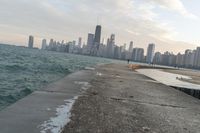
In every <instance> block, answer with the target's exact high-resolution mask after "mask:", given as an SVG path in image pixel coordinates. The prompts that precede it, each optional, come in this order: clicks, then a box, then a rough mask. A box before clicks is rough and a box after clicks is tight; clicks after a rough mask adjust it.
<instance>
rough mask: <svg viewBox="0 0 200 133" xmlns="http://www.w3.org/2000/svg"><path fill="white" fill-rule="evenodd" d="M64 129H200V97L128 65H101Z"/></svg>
mask: <svg viewBox="0 0 200 133" xmlns="http://www.w3.org/2000/svg"><path fill="white" fill-rule="evenodd" d="M94 71H95V73H96V75H95V76H94V77H93V79H92V80H91V81H90V82H89V83H90V88H89V89H88V90H87V91H86V92H85V93H84V94H83V95H82V96H80V97H79V98H78V100H76V102H75V104H74V106H73V108H72V110H71V114H72V116H71V121H70V122H69V123H68V124H67V125H66V126H65V129H64V131H63V133H146V132H147V133H199V132H200V113H199V112H200V106H199V105H200V101H199V100H198V99H196V98H193V97H192V96H189V95H187V94H185V93H183V92H181V91H178V90H176V89H174V88H171V87H168V86H166V85H163V84H161V83H159V82H157V81H154V80H152V79H150V78H148V77H146V76H144V75H141V74H139V73H138V72H135V71H131V70H130V69H129V68H128V67H127V65H122V64H121V65H120V64H109V65H104V66H99V67H97V68H96V69H95V70H94Z"/></svg>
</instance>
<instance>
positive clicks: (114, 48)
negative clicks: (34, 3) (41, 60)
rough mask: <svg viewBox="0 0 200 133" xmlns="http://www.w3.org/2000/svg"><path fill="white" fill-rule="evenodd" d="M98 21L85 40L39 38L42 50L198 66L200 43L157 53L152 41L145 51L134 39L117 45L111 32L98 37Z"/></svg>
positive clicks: (99, 30)
mask: <svg viewBox="0 0 200 133" xmlns="http://www.w3.org/2000/svg"><path fill="white" fill-rule="evenodd" d="M101 29H102V26H101V25H97V26H96V28H95V32H94V33H88V39H87V43H83V45H82V38H81V37H79V38H78V41H77V42H76V41H75V40H72V41H69V42H65V41H64V40H63V41H62V42H59V41H57V40H54V39H51V40H50V42H49V43H47V41H46V39H43V40H42V50H48V51H56V52H63V53H70V54H80V55H87V56H95V57H103V58H110V59H117V60H128V61H134V62H140V63H147V64H152V65H154V64H157V65H165V66H173V67H183V68H193V69H200V60H199V59H200V47H196V49H185V52H184V54H181V53H180V52H179V53H178V54H174V53H173V52H169V51H167V50H166V51H165V52H164V53H160V52H159V51H158V50H156V45H155V44H154V43H149V44H148V47H147V52H146V53H144V48H141V47H135V46H134V43H133V41H130V44H129V46H127V44H124V45H123V46H118V45H116V43H115V42H116V41H115V39H116V37H115V34H113V33H112V34H111V35H110V37H108V38H107V43H106V44H105V43H104V41H102V42H101V41H100V40H101ZM28 42H29V43H28V47H29V48H33V42H34V37H33V36H29V41H28Z"/></svg>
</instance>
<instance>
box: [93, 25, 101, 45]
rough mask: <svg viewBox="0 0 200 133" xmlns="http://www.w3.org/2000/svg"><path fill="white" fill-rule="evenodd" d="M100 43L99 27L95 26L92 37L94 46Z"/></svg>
mask: <svg viewBox="0 0 200 133" xmlns="http://www.w3.org/2000/svg"><path fill="white" fill-rule="evenodd" d="M100 41H101V25H97V26H96V30H95V36H94V44H95V43H98V44H100Z"/></svg>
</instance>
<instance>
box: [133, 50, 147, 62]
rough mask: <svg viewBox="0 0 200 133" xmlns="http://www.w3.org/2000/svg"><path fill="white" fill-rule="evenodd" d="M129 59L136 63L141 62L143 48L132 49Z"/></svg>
mask: <svg viewBox="0 0 200 133" xmlns="http://www.w3.org/2000/svg"><path fill="white" fill-rule="evenodd" d="M131 59H132V60H133V61H136V62H143V59H144V49H143V48H133V52H132V58H131Z"/></svg>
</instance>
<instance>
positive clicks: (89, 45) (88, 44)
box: [87, 33, 94, 47]
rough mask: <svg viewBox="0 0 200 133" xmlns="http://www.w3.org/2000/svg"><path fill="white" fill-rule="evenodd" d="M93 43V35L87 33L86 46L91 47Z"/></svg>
mask: <svg viewBox="0 0 200 133" xmlns="http://www.w3.org/2000/svg"><path fill="white" fill-rule="evenodd" d="M93 42H94V34H92V33H88V38H87V46H88V47H91V46H92V44H93Z"/></svg>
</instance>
